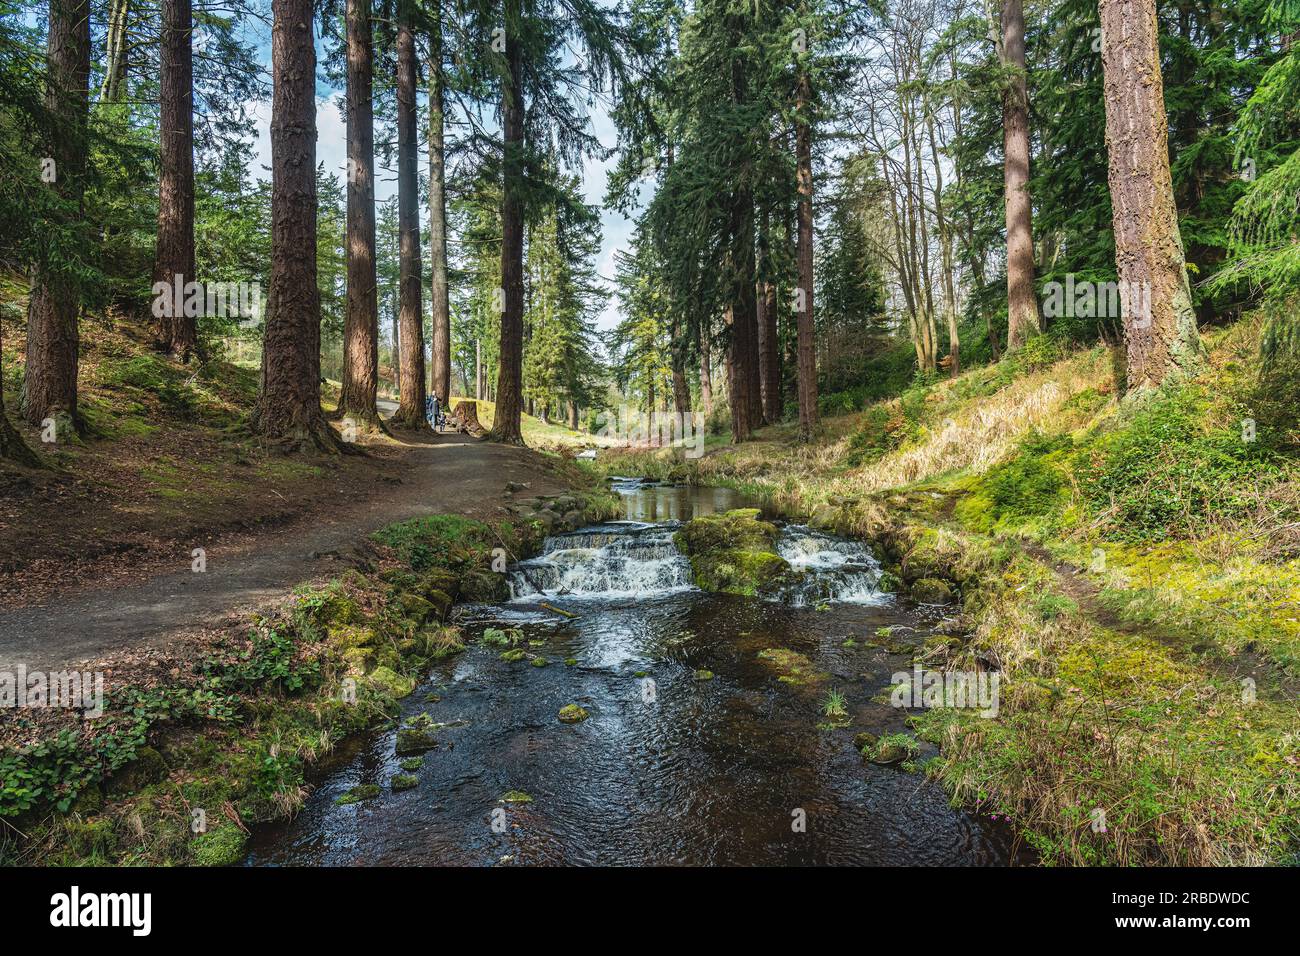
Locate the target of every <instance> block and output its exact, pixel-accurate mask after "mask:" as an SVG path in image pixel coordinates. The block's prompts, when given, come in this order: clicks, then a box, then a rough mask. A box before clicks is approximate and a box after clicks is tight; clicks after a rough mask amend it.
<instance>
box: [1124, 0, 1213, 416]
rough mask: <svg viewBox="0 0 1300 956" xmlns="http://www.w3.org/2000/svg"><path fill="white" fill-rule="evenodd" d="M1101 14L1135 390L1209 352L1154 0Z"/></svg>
mask: <svg viewBox="0 0 1300 956" xmlns="http://www.w3.org/2000/svg"><path fill="white" fill-rule="evenodd" d="M1100 10H1101V31H1102V32H1101V37H1102V44H1101V46H1102V69H1103V73H1104V76H1105V88H1106V147H1107V151H1108V153H1109V156H1110V194H1111V203H1112V206H1113V208H1114V229H1115V260H1116V265H1117V266H1118V270H1119V280H1120V288H1121V290H1122V295H1121V299H1122V300H1123V306H1124V339H1125V345H1126V348H1125V352H1126V369H1127V379H1126V381H1127V388H1128V390H1129V391H1130V392H1136V391H1140V390H1142V389H1146V388H1151V387H1155V386H1158V385H1160V384H1161V383H1162V382H1164V381H1165V380H1166V378H1168V377H1169V376H1171V375H1177V376H1187V375H1191V374H1193V373H1194V372H1196V371H1197V370H1198V369H1199V367H1200V366H1201V363H1202V359H1203V350H1202V346H1201V339H1200V334H1199V332H1198V331H1197V327H1196V313H1195V311H1194V310H1193V308H1192V293H1191V288H1190V285H1189V282H1188V279H1187V264H1186V260H1185V257H1184V253H1183V241H1182V236H1181V234H1180V232H1179V229H1178V209H1177V206H1176V205H1175V203H1174V187H1173V180H1172V177H1171V175H1170V171H1169V133H1168V119H1167V116H1166V113H1165V97H1164V81H1163V79H1162V76H1161V71H1160V53H1159V37H1158V33H1157V26H1156V4H1155V0H1101V2H1100Z"/></svg>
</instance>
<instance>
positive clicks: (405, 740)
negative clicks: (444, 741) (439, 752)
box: [396, 727, 438, 757]
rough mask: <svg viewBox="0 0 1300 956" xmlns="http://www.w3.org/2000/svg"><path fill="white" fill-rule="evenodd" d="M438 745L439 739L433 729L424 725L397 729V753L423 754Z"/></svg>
mask: <svg viewBox="0 0 1300 956" xmlns="http://www.w3.org/2000/svg"><path fill="white" fill-rule="evenodd" d="M436 746H438V739H437V738H436V737H434V735H433V733H432V731H429V730H425V729H424V728H422V727H402V728H401V729H400V730H398V731H397V744H396V751H397V755H398V756H399V757H400V756H403V755H405V754H422V753H424V752H425V751H427V750H432V749H433V748H434V747H436Z"/></svg>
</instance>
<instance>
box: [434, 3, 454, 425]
mask: <svg viewBox="0 0 1300 956" xmlns="http://www.w3.org/2000/svg"><path fill="white" fill-rule="evenodd" d="M429 11H430V13H429V15H430V17H432V19H433V24H434V26H433V29H432V30H430V32H429V251H430V253H431V257H432V259H433V265H432V267H433V278H432V284H431V294H432V296H433V319H432V336H433V363H432V364H433V374H432V380H433V394H434V395H436V396H437V397H438V404H439V405H440V406H442V407H443V408H446V407H447V402H448V400H449V399H450V398H451V303H450V300H449V292H448V287H447V196H446V181H447V170H446V156H445V153H444V149H445V144H444V141H443V78H442V3H441V0H432V3H431V4H430V7H429Z"/></svg>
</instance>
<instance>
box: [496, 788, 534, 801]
mask: <svg viewBox="0 0 1300 956" xmlns="http://www.w3.org/2000/svg"><path fill="white" fill-rule="evenodd" d="M501 802H502V803H532V802H533V797H532V794H529V793H525V792H524V791H522V790H507V791H506V792H505V793H503V794H502V795H501Z"/></svg>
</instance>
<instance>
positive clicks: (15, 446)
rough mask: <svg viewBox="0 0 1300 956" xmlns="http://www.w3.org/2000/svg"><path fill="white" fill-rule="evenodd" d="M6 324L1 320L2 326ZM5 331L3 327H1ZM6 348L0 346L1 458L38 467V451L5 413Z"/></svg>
mask: <svg viewBox="0 0 1300 956" xmlns="http://www.w3.org/2000/svg"><path fill="white" fill-rule="evenodd" d="M3 325H4V323H3V322H0V327H2V326H3ZM0 332H3V328H0ZM3 382H4V349H3V347H0V460H3V461H12V462H16V463H17V464H20V465H25V466H27V467H28V468H36V467H38V466H39V465H40V463H41V461H40V459H39V458H37V457H36V453H35V452H33V451H32V450H31V449H30V448H28V447H27V443H26V442H25V441H23V436H22V435H20V434H18V430H17V429H16V428H14V426H13V425H12V424H10V422H9V416H8V415H6V414H5V391H4V386H3Z"/></svg>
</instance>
